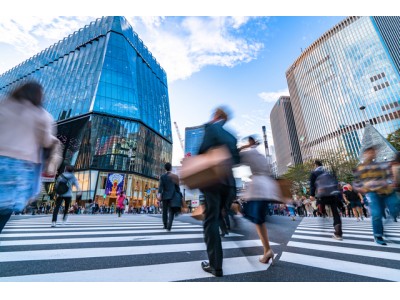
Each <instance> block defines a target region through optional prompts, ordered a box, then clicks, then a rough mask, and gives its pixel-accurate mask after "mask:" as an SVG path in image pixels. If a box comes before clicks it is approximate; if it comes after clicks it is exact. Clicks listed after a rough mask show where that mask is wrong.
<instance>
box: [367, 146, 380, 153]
mask: <svg viewBox="0 0 400 300" xmlns="http://www.w3.org/2000/svg"><path fill="white" fill-rule="evenodd" d="M376 148H377V147H376V146H370V147H368V148H366V149H365V150H364V152H367V151H370V150H374V151H376Z"/></svg>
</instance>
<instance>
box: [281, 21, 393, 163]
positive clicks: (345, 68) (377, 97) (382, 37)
mask: <svg viewBox="0 0 400 300" xmlns="http://www.w3.org/2000/svg"><path fill="white" fill-rule="evenodd" d="M399 39H400V17H348V18H346V19H344V20H343V21H342V22H340V23H339V24H337V25H336V26H334V27H333V28H331V29H330V30H328V31H327V32H326V33H325V34H323V35H322V36H321V37H320V38H319V39H317V40H316V41H315V42H314V43H313V44H312V45H310V46H309V47H308V48H307V49H306V50H305V51H303V52H302V54H301V55H300V56H299V57H298V58H297V59H296V61H295V62H294V63H293V65H292V66H291V67H290V68H289V69H288V70H287V72H286V78H287V82H288V86H289V93H290V99H291V103H292V108H293V114H294V119H295V122H296V128H297V133H298V136H299V141H300V149H301V154H302V157H303V159H304V160H308V159H312V158H323V157H324V156H326V155H329V156H332V155H334V156H341V157H345V158H346V157H347V158H351V157H352V158H358V154H359V151H360V146H361V145H360V141H361V140H362V134H363V131H364V127H365V124H366V122H365V121H366V120H369V122H370V123H371V124H372V125H373V126H374V127H375V128H376V129H377V130H378V132H379V133H380V134H382V135H383V136H384V137H387V136H388V135H389V134H390V133H392V132H394V131H396V130H397V129H399V128H400V109H399V104H400V102H399V101H400V100H399V99H400V85H399V80H400V77H399V74H400V69H399V68H400V53H399V50H400V46H399V43H398V41H399ZM362 106H365V107H366V109H365V116H364V115H363V113H362V112H361V111H360V107H362Z"/></svg>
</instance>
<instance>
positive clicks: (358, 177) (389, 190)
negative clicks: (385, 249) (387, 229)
mask: <svg viewBox="0 0 400 300" xmlns="http://www.w3.org/2000/svg"><path fill="white" fill-rule="evenodd" d="M363 159H364V161H363V163H361V164H359V165H358V166H357V168H356V170H355V173H354V177H355V180H354V183H353V186H354V189H355V190H356V191H358V192H360V193H362V194H365V195H366V196H367V198H368V201H369V203H368V205H369V209H370V213H371V217H372V231H373V234H374V239H375V242H376V243H377V244H379V245H386V242H385V241H384V239H383V233H384V232H383V222H382V218H383V217H384V215H385V206H387V207H388V208H389V211H390V213H391V215H392V216H393V217H395V216H396V204H397V202H398V199H397V196H396V193H395V191H394V184H393V176H392V170H391V164H390V163H388V162H376V161H375V159H376V146H371V147H368V148H367V149H365V150H364V153H363Z"/></svg>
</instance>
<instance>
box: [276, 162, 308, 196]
mask: <svg viewBox="0 0 400 300" xmlns="http://www.w3.org/2000/svg"><path fill="white" fill-rule="evenodd" d="M313 169H314V163H313V162H312V161H308V162H305V163H303V164H299V165H296V166H292V167H289V169H288V170H287V172H286V173H285V174H284V175H283V176H282V178H284V179H288V180H290V181H291V182H292V193H293V194H300V195H304V194H305V193H304V190H303V187H305V188H306V189H307V187H308V186H309V183H308V180H309V178H310V174H311V171H312V170H313Z"/></svg>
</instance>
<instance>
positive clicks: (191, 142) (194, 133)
mask: <svg viewBox="0 0 400 300" xmlns="http://www.w3.org/2000/svg"><path fill="white" fill-rule="evenodd" d="M203 137H204V125H200V126H194V127H186V128H185V155H191V156H194V155H197V154H198V153H199V150H200V146H201V143H202V142H203Z"/></svg>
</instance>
